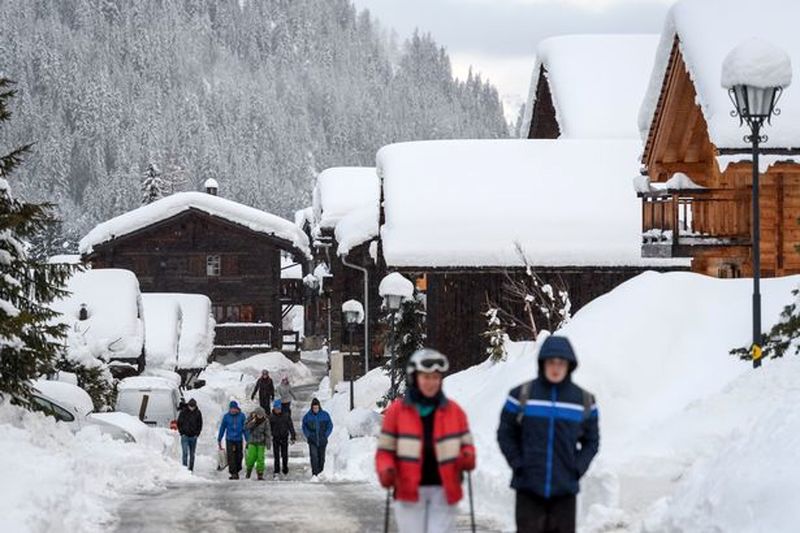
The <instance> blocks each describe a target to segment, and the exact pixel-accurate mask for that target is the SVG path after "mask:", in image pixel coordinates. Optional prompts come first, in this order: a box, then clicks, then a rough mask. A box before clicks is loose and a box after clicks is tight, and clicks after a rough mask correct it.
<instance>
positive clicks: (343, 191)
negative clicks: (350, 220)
mask: <svg viewBox="0 0 800 533" xmlns="http://www.w3.org/2000/svg"><path fill="white" fill-rule="evenodd" d="M314 200H315V202H314V206H313V207H314V216H315V218H316V220H317V224H318V225H319V226H320V227H321V228H323V229H331V228H335V227H336V225H337V224H338V222H339V221H340V220H341V219H342V218H343V217H344V216H346V215H347V214H349V213H352V212H353V211H356V210H359V209H362V208H365V207H373V208H375V209H377V206H378V202H379V201H380V182H379V181H378V175H377V174H376V172H375V169H374V168H368V167H333V168H328V169H325V170H323V171H322V172H320V174H319V176H317V194H315V195H314ZM376 222H377V220H376Z"/></svg>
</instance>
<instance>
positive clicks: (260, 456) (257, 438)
mask: <svg viewBox="0 0 800 533" xmlns="http://www.w3.org/2000/svg"><path fill="white" fill-rule="evenodd" d="M245 427H246V428H247V432H248V434H249V435H250V439H248V441H247V456H246V458H245V465H246V467H247V479H250V476H251V475H252V474H253V467H254V466H255V468H256V474H258V479H259V480H263V479H264V454H265V450H268V449H269V443H270V441H271V440H272V432H271V431H270V427H269V420H268V419H267V412H266V411H264V408H263V407H256V408H255V409H254V410H253V412H252V413H251V414H250V417H249V418H248V419H247V422H246V423H245Z"/></svg>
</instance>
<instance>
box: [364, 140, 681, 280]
mask: <svg viewBox="0 0 800 533" xmlns="http://www.w3.org/2000/svg"><path fill="white" fill-rule="evenodd" d="M640 152H641V143H640V142H639V141H638V140H627V141H619V140H613V141H609V140H573V139H569V140H459V141H425V142H412V143H401V144H393V145H389V146H386V147H383V148H382V149H381V150H380V151H379V152H378V156H377V159H378V172H379V174H380V176H381V177H382V179H383V182H384V211H385V217H386V221H385V224H384V226H383V227H382V229H381V236H382V243H383V254H384V258H385V260H386V263H387V265H388V266H389V267H479V266H483V267H489V266H494V267H512V266H519V265H520V264H521V260H520V258H519V256H518V254H517V251H516V247H515V243H517V242H518V243H519V244H520V245H521V246H522V248H523V249H524V250H525V252H526V254H527V255H528V256H529V258H530V260H531V263H532V264H533V265H536V266H658V265H686V264H688V262H686V261H685V260H664V259H645V258H642V257H641V248H640V239H641V235H640V233H641V202H640V200H639V199H637V198H636V195H635V194H633V193H632V191H631V190H630V176H632V175H636V174H637V173H638V171H639V163H638V159H639V156H640ZM421 192H424V194H421ZM432 228H436V231H432Z"/></svg>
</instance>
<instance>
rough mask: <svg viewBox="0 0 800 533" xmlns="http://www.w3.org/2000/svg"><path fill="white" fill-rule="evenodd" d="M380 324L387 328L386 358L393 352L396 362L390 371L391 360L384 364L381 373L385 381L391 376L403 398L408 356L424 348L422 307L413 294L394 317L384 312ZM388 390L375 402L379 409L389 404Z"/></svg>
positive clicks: (389, 392) (419, 300)
mask: <svg viewBox="0 0 800 533" xmlns="http://www.w3.org/2000/svg"><path fill="white" fill-rule="evenodd" d="M381 321H382V322H383V323H385V324H386V325H387V329H386V334H385V337H384V345H385V346H386V348H387V352H388V353H389V354H391V353H392V351H394V354H395V357H396V361H395V366H394V372H393V371H392V362H391V358H390V359H389V361H387V362H386V365H385V366H384V369H385V370H386V373H387V374H388V375H389V379H390V380H391V379H392V376H394V383H395V384H396V385H397V394H398V395H401V394H403V391H404V390H405V386H406V380H405V378H406V366H408V360H409V359H410V358H411V355H412V354H413V353H414V352H416V351H417V350H419V349H420V348H422V347H423V346H424V345H425V337H426V335H425V305H424V304H423V302H422V298H421V297H420V295H419V294H418V293H417V292H416V290H415V291H414V297H413V298H412V299H410V300H405V301H404V302H403V303H402V304H401V305H400V310H399V311H397V313H396V314H395V313H392V312H390V311H388V310H384V316H383V317H382V318H381ZM390 396H391V390H390V391H387V393H386V395H385V396H384V397H383V399H382V400H381V401H380V402H379V405H380V406H386V405H388V403H389V401H391V397H390Z"/></svg>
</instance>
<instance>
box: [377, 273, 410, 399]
mask: <svg viewBox="0 0 800 533" xmlns="http://www.w3.org/2000/svg"><path fill="white" fill-rule="evenodd" d="M378 293H379V294H380V295H381V297H382V298H383V305H384V307H385V308H386V309H387V310H389V311H390V312H391V313H392V342H391V346H392V365H391V388H390V389H389V390H390V393H389V399H390V400H394V399H395V398H396V397H397V383H396V382H395V374H396V366H397V349H396V347H395V344H396V340H397V338H396V335H397V332H396V331H395V327H396V326H397V312H398V311H399V310H400V306H401V305H402V304H403V300H410V299H411V298H413V297H414V284H413V283H411V282H410V281H409V280H408V279H406V278H405V277H403V276H402V274H400V273H398V272H393V273H391V274H389V275H388V276H386V277H385V278H383V279H382V280H381V284H380V286H379V287H378Z"/></svg>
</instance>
